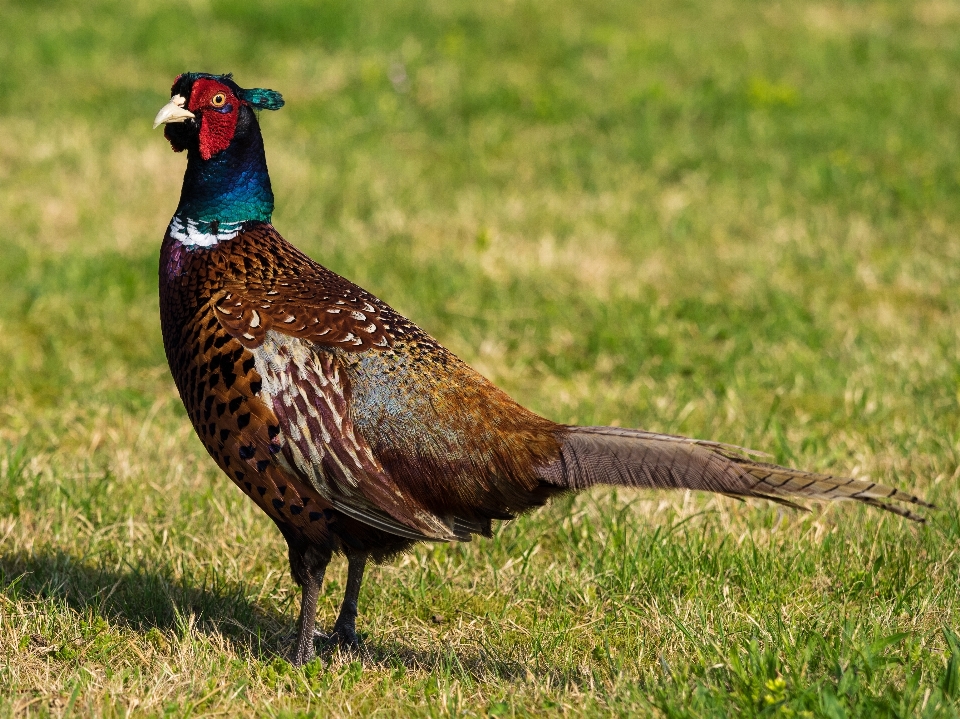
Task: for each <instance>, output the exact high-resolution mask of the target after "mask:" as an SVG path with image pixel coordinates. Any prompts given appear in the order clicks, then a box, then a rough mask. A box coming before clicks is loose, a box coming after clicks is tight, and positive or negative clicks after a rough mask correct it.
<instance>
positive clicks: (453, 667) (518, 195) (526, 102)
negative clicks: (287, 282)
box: [0, 0, 960, 719]
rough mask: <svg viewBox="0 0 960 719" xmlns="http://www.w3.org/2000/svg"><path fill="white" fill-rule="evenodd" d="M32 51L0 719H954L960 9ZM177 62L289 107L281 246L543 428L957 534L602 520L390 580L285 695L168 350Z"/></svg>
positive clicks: (587, 506)
mask: <svg viewBox="0 0 960 719" xmlns="http://www.w3.org/2000/svg"><path fill="white" fill-rule="evenodd" d="M314 5H319V6H318V7H313V6H314ZM0 17H2V29H0V67H2V72H0V103H2V104H0V138H2V139H0V228H2V245H0V393H2V398H3V401H2V403H0V717H13V716H23V715H30V716H45V715H50V716H62V715H71V716H91V715H103V716H110V717H113V716H146V715H164V716H175V717H187V716H190V717H197V716H216V715H225V716H251V717H252V716H276V717H300V716H313V715H316V716H345V715H348V714H357V715H361V714H363V715H366V714H372V715H378V716H394V715H399V714H408V715H419V716H431V717H433V716H454V715H455V716H486V715H492V716H509V717H512V716H529V715H553V714H566V715H569V716H575V715H580V714H587V715H651V716H664V717H684V716H689V717H702V716H711V715H713V716H724V715H726V716H730V715H734V714H736V715H738V716H742V717H754V716H764V717H767V716H770V717H773V716H777V717H820V716H823V717H831V718H832V719H837V718H839V717H854V716H862V717H886V716H897V717H907V716H929V717H933V716H956V715H957V714H958V713H960V709H958V704H957V700H958V698H960V639H958V638H957V637H956V635H955V634H954V631H960V586H958V575H960V556H958V553H957V546H958V543H960V512H958V504H957V501H956V496H957V486H958V481H960V407H958V404H960V392H958V387H960V202H958V198H960V93H958V90H960V87H958V80H957V78H958V77H960V42H958V40H960V5H957V4H956V3H955V2H952V0H923V1H918V2H872V1H870V0H863V1H858V2H830V1H828V2H801V1H800V0H784V1H783V2H776V1H774V2H748V1H747V0H702V1H701V2H699V3H694V2H690V1H689V0H644V1H643V2H629V0H576V1H574V0H494V1H493V2H491V3H476V2H468V1H467V0H448V1H441V0H380V1H379V2H367V1H353V0H324V2H321V3H319V4H317V3H314V2H308V1H307V0H294V1H281V0H270V1H268V2H261V3H254V2H252V0H251V1H249V2H247V1H244V2H240V1H238V0H193V1H192V2H185V3H182V4H175V3H172V2H166V1H165V0H152V1H151V2H146V1H145V0H129V1H123V2H120V1H119V0H117V1H116V2H110V1H107V0H86V1H85V2H79V1H77V2H52V1H49V2H38V1H36V0H29V1H28V0H24V1H23V2H11V1H10V0H0ZM184 70H208V71H215V72H225V71H233V72H234V73H236V76H237V79H238V80H239V82H240V83H241V84H243V85H246V86H256V85H260V86H265V87H271V88H275V89H277V90H279V91H281V92H282V93H283V94H284V96H285V98H286V99H287V102H288V104H287V107H285V108H284V109H283V110H282V111H281V112H278V113H269V114H265V115H264V116H263V117H262V118H261V121H262V124H263V127H264V134H265V137H266V143H267V152H268V159H269V161H270V166H271V171H272V177H273V183H274V188H275V191H276V194H277V210H276V213H275V215H274V222H275V224H276V225H277V227H278V228H279V229H280V231H281V232H282V233H283V234H284V235H285V236H286V237H287V238H289V239H290V240H292V241H293V242H294V243H296V244H298V245H299V246H300V247H301V248H303V249H304V250H306V251H307V252H308V253H309V254H311V255H312V256H313V257H314V258H316V259H318V260H319V261H320V262H322V263H323V264H325V265H327V266H329V267H331V268H332V269H335V270H336V271H338V272H340V273H342V274H345V275H346V276H348V277H350V278H351V279H353V280H355V281H357V282H358V283H360V284H361V285H363V286H365V287H367V288H368V289H370V290H371V291H373V292H375V293H377V294H378V295H380V296H381V297H383V298H384V299H385V300H386V301H388V302H389V303H391V304H392V305H394V306H395V307H397V308H398V309H399V310H401V311H402V312H404V313H405V314H407V315H408V316H410V317H411V318H413V319H414V320H415V321H417V322H418V323H419V324H420V325H421V326H423V327H424V328H425V329H426V330H427V331H429V332H430V333H431V334H433V335H434V336H436V337H437V338H439V339H440V340H441V341H442V342H444V343H445V344H446V345H447V346H449V347H450V348H451V349H453V350H454V351H455V352H457V353H458V354H460V355H461V356H462V357H464V358H465V359H466V360H467V361H468V362H469V363H470V364H472V365H473V366H474V367H476V368H478V369H479V370H480V371H482V372H483V373H484V374H486V375H487V376H488V377H490V378H491V379H493V380H494V381H495V382H497V383H498V384H500V385H501V386H502V387H504V388H505V389H506V390H507V391H508V392H510V393H511V394H512V395H513V396H514V397H516V398H517V399H518V400H520V401H521V402H523V403H525V404H527V405H528V406H530V407H532V408H534V409H535V410H537V411H539V412H541V413H543V414H545V415H547V416H549V417H550V418H552V419H555V420H558V421H563V422H578V423H587V424H620V425H624V426H638V427H644V428H648V429H652V430H659V431H665V432H673V433H682V434H687V435H694V436H699V437H706V438H711V439H718V440H723V441H727V442H732V443H736V444H742V445H747V446H751V447H754V448H757V449H761V450H766V451H769V452H771V453H772V454H773V455H774V456H775V457H776V459H777V461H780V462H782V463H789V464H793V465H796V466H801V467H804V468H809V469H817V470H825V471H831V472H846V473H851V474H853V475H855V476H858V477H865V476H869V477H871V478H874V479H876V480H879V481H882V482H884V483H887V484H894V485H897V486H900V487H908V488H909V487H912V488H915V489H917V490H919V491H920V492H922V493H924V494H925V495H926V496H927V497H928V498H929V499H932V500H933V501H935V502H937V503H938V505H939V506H940V507H941V509H940V510H939V511H937V512H935V513H932V514H931V520H930V522H929V523H928V524H926V525H925V526H919V525H913V524H910V523H908V522H906V521H903V520H900V519H899V518H897V517H893V516H889V515H882V514H880V513H878V512H871V511H866V510H865V509H862V508H859V507H854V506H849V505H845V506H831V507H829V508H826V507H813V512H812V513H809V514H800V513H793V512H789V511H781V510H780V509H778V508H776V507H771V506H767V505H764V504H762V503H748V504H737V503H735V502H733V501H732V500H728V499H723V498H719V499H718V498H712V497H708V496H700V495H689V494H675V495H653V494H635V493H625V492H621V493H618V494H614V493H611V492H594V493H591V494H589V495H585V496H580V497H577V498H575V499H567V500H563V501H558V502H556V503H554V504H553V505H551V506H549V507H547V508H546V509H543V510H541V511H539V512H537V513H535V514H533V515H530V516H527V517H524V518H522V519H521V520H518V521H516V522H513V523H510V524H507V525H504V526H502V527H500V529H499V530H498V531H497V533H496V536H495V538H494V539H492V540H482V541H476V542H474V543H472V544H467V545H458V546H421V547H419V548H417V549H416V551H414V552H412V553H411V554H409V555H408V556H406V557H404V558H402V559H399V560H397V561H395V562H392V563H390V564H387V565H384V566H380V567H375V568H372V569H371V570H370V572H369V573H368V577H367V580H366V583H365V586H364V589H363V592H362V594H361V614H360V621H359V624H358V627H359V629H360V631H361V633H362V636H363V644H364V646H363V651H362V653H360V654H357V655H354V654H350V653H341V652H340V651H339V650H338V651H335V652H329V651H328V652H326V653H325V654H323V655H322V656H321V657H320V658H319V659H318V660H317V661H315V662H314V663H312V664H310V665H308V666H307V667H306V668H305V669H304V670H302V671H298V670H293V669H292V668H291V667H290V666H289V665H288V664H287V663H286V662H285V661H283V659H282V658H281V656H282V654H283V652H284V651H285V650H286V648H287V645H288V642H289V640H290V637H291V635H292V632H293V630H294V620H295V616H296V609H297V606H298V602H299V592H298V591H297V589H296V587H295V586H294V584H293V582H292V580H291V579H290V578H289V574H288V570H287V566H286V553H285V547H284V545H283V542H282V540H281V538H280V537H279V535H278V534H277V532H276V531H275V529H274V528H273V525H272V523H270V522H269V520H267V518H266V517H264V516H262V515H261V514H260V513H259V512H258V510H256V508H255V507H254V506H253V504H252V503H250V502H249V501H248V500H246V499H245V498H244V497H243V496H242V495H241V493H240V492H239V491H238V490H237V489H236V488H235V487H234V486H233V485H232V484H231V483H230V482H229V481H228V480H227V479H226V478H225V477H223V476H221V475H220V474H219V471H218V470H217V469H216V468H215V466H214V464H213V462H212V460H210V459H209V458H208V457H207V456H206V455H205V453H204V451H203V449H202V447H201V445H200V443H199V441H198V440H197V439H196V438H195V436H194V435H193V432H192V430H191V429H190V427H189V423H188V420H187V417H186V415H185V413H184V411H183V409H182V407H181V405H180V402H179V398H178V397H177V395H176V391H175V388H174V386H173V382H172V380H171V379H170V376H169V374H168V371H167V368H166V363H165V360H164V356H163V350H162V346H161V341H160V331H159V321H158V306H157V278H156V272H157V257H158V252H159V245H160V239H161V237H162V235H163V231H164V229H165V227H166V223H167V221H168V220H169V217H170V215H171V214H172V212H173V210H174V208H175V206H176V203H177V198H178V193H179V188H180V180H181V176H182V171H183V166H184V159H183V157H182V156H180V155H175V154H174V153H172V152H170V150H169V147H168V146H167V144H166V142H165V141H164V140H163V138H162V137H161V133H160V131H159V130H158V131H156V132H152V131H151V130H150V121H151V120H152V118H153V115H154V114H155V112H156V111H157V109H158V108H159V107H160V106H161V105H162V104H163V103H164V102H165V101H166V99H167V97H168V94H167V91H168V88H169V86H170V84H171V82H172V80H173V78H174V77H175V76H176V74H177V73H179V72H181V71H184ZM328 577H329V581H328V583H327V585H326V587H325V589H324V591H323V594H322V596H321V607H320V623H321V624H322V625H325V626H328V627H329V626H330V625H331V623H332V621H333V619H334V617H335V612H336V608H337V603H338V601H339V598H340V594H341V592H342V588H343V585H344V581H345V567H344V566H343V563H342V562H338V563H337V564H336V565H335V566H334V567H333V568H332V570H331V572H330V573H328Z"/></svg>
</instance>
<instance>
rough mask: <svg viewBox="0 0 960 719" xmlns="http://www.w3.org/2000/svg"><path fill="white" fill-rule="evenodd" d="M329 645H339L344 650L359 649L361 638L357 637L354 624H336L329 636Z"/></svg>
mask: <svg viewBox="0 0 960 719" xmlns="http://www.w3.org/2000/svg"><path fill="white" fill-rule="evenodd" d="M327 642H328V643H329V644H334V643H336V644H339V645H340V646H341V647H343V648H344V649H354V650H356V649H359V648H360V638H359V637H358V636H357V630H356V628H355V627H354V626H353V625H352V624H340V623H337V624H334V625H333V630H332V631H331V632H330V634H329V635H327Z"/></svg>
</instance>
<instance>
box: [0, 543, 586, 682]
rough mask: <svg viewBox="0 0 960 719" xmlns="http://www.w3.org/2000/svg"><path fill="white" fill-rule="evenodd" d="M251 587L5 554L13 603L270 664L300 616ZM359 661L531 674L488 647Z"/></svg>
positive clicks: (4, 576) (3, 573)
mask: <svg viewBox="0 0 960 719" xmlns="http://www.w3.org/2000/svg"><path fill="white" fill-rule="evenodd" d="M248 589H249V588H248V587H245V586H244V585H242V584H238V583H234V582H226V581H224V580H222V579H221V578H220V577H219V576H217V575H215V574H212V575H209V576H206V577H200V578H195V579H194V581H193V582H192V583H191V582H190V581H188V580H185V579H175V578H174V577H173V576H172V573H171V572H166V571H163V570H162V569H161V570H159V571H158V570H156V569H152V568H149V567H143V566H128V567H127V568H121V569H118V570H113V569H107V568H104V567H98V566H94V565H91V564H90V563H86V562H84V561H82V560H80V559H78V558H77V557H74V556H72V555H70V554H67V553H65V552H61V551H54V552H37V553H24V552H19V553H11V554H0V594H2V595H3V596H5V597H7V598H8V599H10V600H12V601H28V602H31V601H35V602H43V601H50V600H54V601H62V602H64V603H66V604H67V605H68V606H70V607H72V608H73V609H74V610H76V611H77V612H80V613H86V612H88V611H93V612H94V613H96V614H98V615H100V616H103V617H106V618H109V619H110V620H112V621H114V622H116V623H119V624H122V625H126V626H128V627H130V628H132V629H133V630H135V631H139V632H144V633H145V632H148V631H149V630H150V629H153V628H157V629H159V630H161V631H164V632H170V631H172V632H183V631H185V630H186V627H187V626H192V628H193V631H196V632H200V633H205V634H209V635H213V634H218V635H220V636H221V637H222V638H223V639H224V640H225V641H226V642H227V643H228V644H229V645H230V647H231V649H232V650H233V651H234V652H236V653H237V655H238V656H240V657H241V658H245V659H248V660H256V661H261V662H269V661H272V660H273V659H275V658H277V657H286V655H287V652H288V650H289V648H290V645H291V643H292V641H293V636H294V632H295V629H296V625H295V619H294V616H293V615H292V614H291V615H289V616H288V615H286V614H281V613H279V612H276V611H271V610H269V609H265V608H264V607H262V606H260V605H259V604H258V603H257V602H256V601H255V600H251V599H250V598H249V591H248ZM191 617H192V618H193V620H192V621H191V619H190V618H191ZM361 622H362V618H361ZM361 635H363V633H362V631H361ZM317 650H318V654H319V656H321V657H322V658H323V659H324V660H325V661H329V660H331V659H333V657H334V655H335V654H336V653H337V652H338V651H340V650H339V649H338V648H337V647H336V646H330V645H325V644H323V643H321V644H320V645H319V646H318V647H317ZM360 656H361V657H362V659H363V662H364V664H366V665H373V666H379V667H381V668H385V669H389V668H396V667H398V666H403V667H405V668H406V669H408V670H413V671H422V672H436V671H441V672H444V673H450V674H453V675H461V676H469V677H470V678H472V679H474V680H484V679H491V678H494V677H495V678H499V679H502V680H507V681H514V680H523V679H524V678H525V676H526V672H527V668H526V665H525V664H524V663H523V662H521V661H518V660H514V659H510V658H503V657H497V656H496V655H495V653H494V652H491V651H489V650H488V649H486V648H484V647H475V648H470V647H457V648H454V647H451V646H449V645H441V644H438V645H437V646H436V647H433V648H430V649H419V648H413V647H410V646H409V645H406V644H404V643H403V642H400V641H396V640H391V639H384V640H380V641H376V640H373V639H372V638H371V637H369V636H364V637H363V643H362V650H361V652H360ZM549 673H550V674H555V673H556V672H549ZM555 678H556V679H560V678H561V677H560V676H557V677H555ZM564 678H565V679H567V680H568V681H569V680H570V677H564Z"/></svg>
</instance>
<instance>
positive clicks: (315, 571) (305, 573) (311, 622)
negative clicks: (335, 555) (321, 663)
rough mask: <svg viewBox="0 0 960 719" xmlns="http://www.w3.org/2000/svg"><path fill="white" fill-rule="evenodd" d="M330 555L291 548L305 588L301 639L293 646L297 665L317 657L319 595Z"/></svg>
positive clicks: (293, 565)
mask: <svg viewBox="0 0 960 719" xmlns="http://www.w3.org/2000/svg"><path fill="white" fill-rule="evenodd" d="M329 562H330V554H329V553H322V552H318V551H316V550H315V549H314V548H313V547H308V548H306V549H305V550H303V551H300V552H298V551H296V550H295V549H294V548H293V547H292V546H291V547H290V569H291V570H292V572H293V576H294V579H296V581H297V582H298V583H299V584H300V586H301V587H302V588H303V595H302V597H301V599H300V618H299V619H298V620H297V639H296V642H295V643H294V646H293V652H292V654H291V657H290V661H291V663H292V664H293V665H294V666H297V667H299V666H301V665H302V664H306V663H307V662H309V661H310V660H311V659H313V658H314V657H315V656H316V652H315V651H314V648H313V638H314V627H315V625H316V621H317V598H318V597H319V595H320V585H321V584H322V583H323V575H324V574H325V573H326V571H327V564H328V563H329Z"/></svg>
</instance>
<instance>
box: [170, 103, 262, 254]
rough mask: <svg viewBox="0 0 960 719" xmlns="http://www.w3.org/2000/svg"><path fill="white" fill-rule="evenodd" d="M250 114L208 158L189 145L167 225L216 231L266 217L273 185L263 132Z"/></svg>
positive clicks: (206, 231) (260, 220)
mask: <svg viewBox="0 0 960 719" xmlns="http://www.w3.org/2000/svg"><path fill="white" fill-rule="evenodd" d="M245 110H246V108H245ZM247 111H248V112H250V111H249V110H247ZM250 119H251V120H252V122H247V123H242V124H243V125H245V127H242V129H241V128H240V127H238V132H237V134H236V135H235V136H234V138H233V141H232V142H231V143H230V146H229V147H228V148H227V149H226V150H224V151H223V152H220V153H218V154H216V155H214V156H213V157H211V158H210V159H209V160H204V159H203V158H202V157H201V155H200V152H199V150H198V149H196V148H190V150H188V156H187V171H186V173H184V176H183V189H182V190H181V192H180V204H179V205H178V206H177V211H176V214H175V215H174V218H173V222H172V223H171V227H173V223H177V222H179V224H180V225H181V226H187V225H188V224H189V225H191V226H192V227H193V228H194V229H195V230H197V231H199V232H201V233H209V234H212V235H218V233H220V232H222V230H223V229H225V228H226V227H232V226H239V225H240V224H241V223H244V222H270V218H271V216H272V214H273V190H272V189H271V187H270V175H269V174H268V172H267V159H266V156H265V155H264V151H263V138H262V137H261V135H260V128H259V126H258V124H257V122H256V119H255V118H253V117H252V112H251V118H250ZM194 244H205V243H194Z"/></svg>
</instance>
